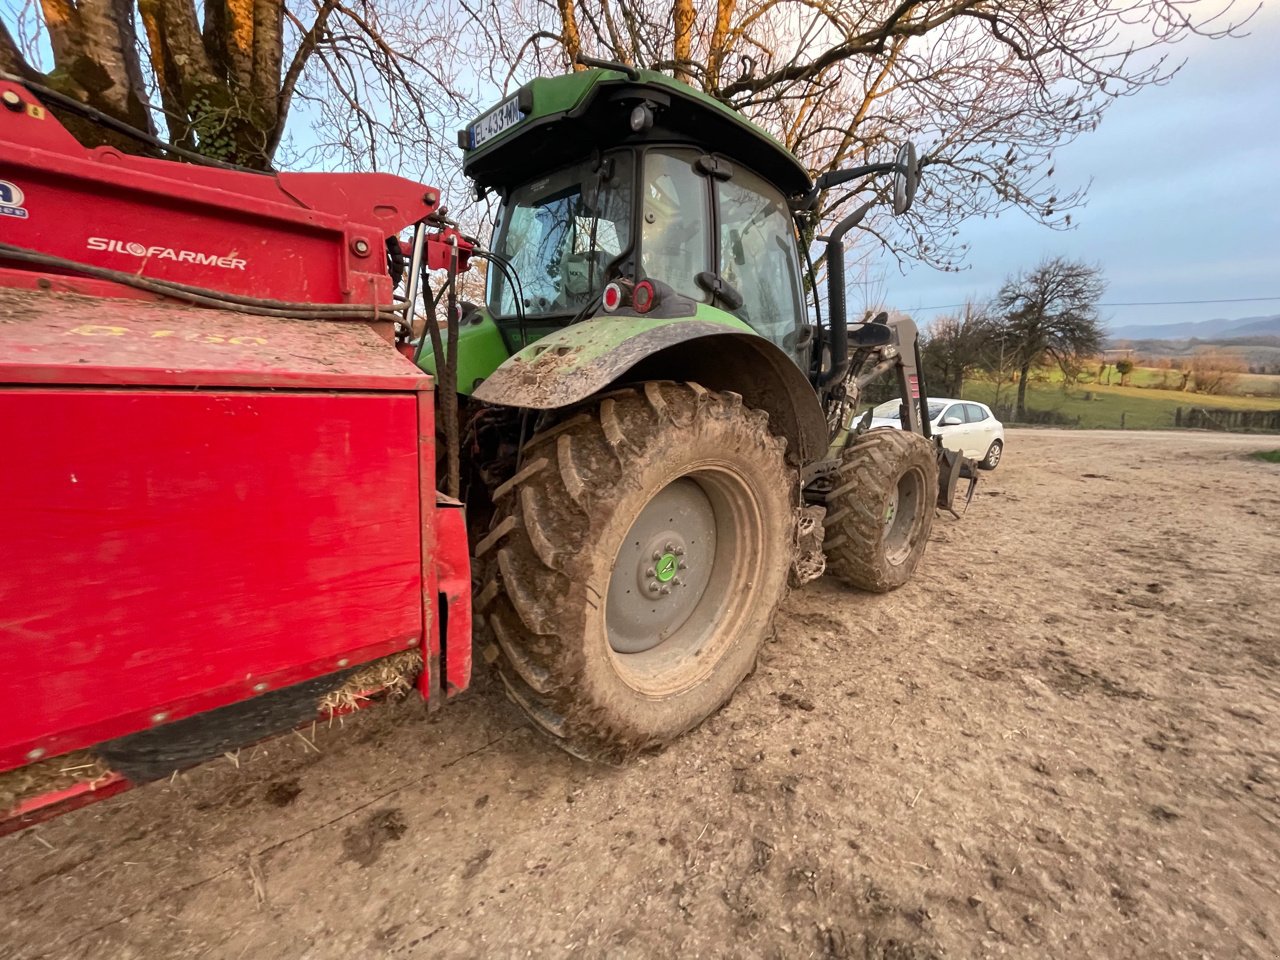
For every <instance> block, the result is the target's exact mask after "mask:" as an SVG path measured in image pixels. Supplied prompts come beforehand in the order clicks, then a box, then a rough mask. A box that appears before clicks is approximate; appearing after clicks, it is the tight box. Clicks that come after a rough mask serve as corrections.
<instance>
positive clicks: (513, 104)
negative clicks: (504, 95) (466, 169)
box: [471, 96, 524, 150]
mask: <svg viewBox="0 0 1280 960" xmlns="http://www.w3.org/2000/svg"><path fill="white" fill-rule="evenodd" d="M518 101H519V97H518V96H514V97H509V98H508V99H506V100H504V101H502V103H500V104H498V105H497V106H496V107H494V108H493V109H492V110H490V111H489V112H488V113H486V114H485V115H484V116H483V117H481V118H480V119H479V120H477V121H476V122H475V123H473V124H472V125H471V149H472V150H475V149H476V148H477V147H479V146H481V145H482V144H484V143H486V142H487V141H489V140H492V139H493V138H494V137H496V136H497V135H498V134H500V133H502V132H504V131H506V130H510V129H511V128H512V127H514V126H515V125H516V124H517V123H519V122H520V121H521V120H523V119H524V114H523V113H521V112H520V105H519V102H518Z"/></svg>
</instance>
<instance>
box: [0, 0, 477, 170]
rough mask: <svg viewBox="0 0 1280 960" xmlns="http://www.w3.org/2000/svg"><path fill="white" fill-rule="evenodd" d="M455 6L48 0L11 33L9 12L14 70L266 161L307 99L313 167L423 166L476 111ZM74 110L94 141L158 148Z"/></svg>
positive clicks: (211, 152) (438, 156) (109, 110)
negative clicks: (458, 76) (458, 67)
mask: <svg viewBox="0 0 1280 960" xmlns="http://www.w3.org/2000/svg"><path fill="white" fill-rule="evenodd" d="M37 10H38V13H37V12H36V11H37ZM449 15H450V14H449V12H448V11H446V10H445V8H444V7H443V5H438V4H437V5H434V6H427V7H425V8H424V7H420V6H418V5H410V4H409V3H408V2H407V0H376V2H375V0H200V6H199V8H197V2H196V0H41V3H40V5H39V6H38V7H37V6H36V5H34V4H29V5H26V6H24V7H23V8H21V9H20V10H18V11H17V13H16V15H15V16H13V18H12V20H13V28H12V29H11V28H10V26H9V23H8V22H4V21H0V70H3V71H4V72H6V73H9V74H14V75H17V76H20V77H21V78H23V79H25V80H27V81H34V82H38V83H40V84H42V85H45V86H47V87H50V88H52V89H54V90H55V91H57V92H58V93H61V94H63V95H65V96H68V97H71V98H72V99H74V100H77V101H79V102H81V103H83V104H86V105H88V106H89V107H92V108H94V109H95V110H97V111H100V112H101V113H103V114H106V115H107V116H109V117H111V118H114V119H117V120H121V121H124V122H125V123H128V124H129V125H131V126H133V127H135V128H137V129H139V130H141V131H143V132H144V133H147V134H152V135H154V134H155V133H157V129H158V127H159V126H160V125H161V124H163V126H164V128H165V130H166V131H167V137H168V139H169V141H170V142H172V143H174V144H176V145H178V146H181V147H185V148H187V149H190V150H194V151H197V152H199V153H201V154H203V155H205V156H208V157H212V158H215V159H219V160H224V161H229V162H232V163H237V164H241V165H244V166H248V167H253V168H257V169H267V168H269V167H270V166H271V164H272V160H273V157H274V156H275V154H276V151H277V150H278V149H279V148H280V146H281V143H282V142H283V140H284V138H285V132H286V128H287V123H288V120H289V117H290V115H291V112H292V111H293V110H294V108H296V107H298V105H300V104H301V105H302V106H303V109H304V110H305V112H306V113H307V114H308V115H309V116H310V118H311V119H312V120H313V124H314V126H315V127H316V130H317V131H318V132H317V133H316V134H315V135H313V136H309V137H307V138H306V140H307V141H308V142H307V144H306V146H305V149H306V150H308V151H309V152H310V156H308V157H307V158H306V159H307V160H309V161H310V162H311V163H312V164H314V163H318V162H324V161H326V160H327V161H329V162H332V163H337V164H356V165H360V166H362V167H365V168H369V167H372V168H375V169H376V168H379V167H381V166H386V165H392V166H401V165H403V161H405V160H408V162H409V165H410V166H411V167H413V168H415V172H425V171H426V170H427V169H428V168H430V167H432V166H436V167H438V166H439V164H440V162H441V161H442V160H443V159H444V158H445V156H446V155H447V154H446V150H445V147H446V141H447V139H448V138H447V137H445V136H443V133H444V130H447V129H450V128H449V127H447V126H445V124H447V122H448V120H449V118H451V117H454V116H457V115H459V114H460V113H469V112H471V109H472V107H471V103H470V100H469V98H468V97H466V96H465V95H464V94H463V93H462V92H461V90H460V89H459V87H458V85H457V83H456V82H455V81H454V79H453V76H452V75H453V71H452V69H451V68H450V67H449V63H450V61H451V60H452V59H453V58H454V56H455V54H456V52H457V51H456V48H455V46H454V45H453V43H452V40H451V39H450V38H451V37H452V31H451V30H450V29H449ZM138 24H141V30H139V29H138V27H137V25H138ZM46 38H47V41H48V45H47V52H46V48H45V46H44V44H43V42H42V41H43V40H44V39H46ZM46 57H51V59H50V60H49V62H45V60H46ZM157 99H158V101H159V102H158V104H156V103H153V101H155V100H157ZM60 116H61V117H62V118H63V119H64V121H65V122H66V123H67V125H68V126H69V127H70V128H71V130H72V132H73V133H75V134H76V135H77V136H78V137H79V138H80V139H81V140H82V141H83V142H86V143H88V144H90V145H96V144H98V143H111V144H112V145H114V146H117V147H119V148H121V149H124V150H131V151H134V152H149V151H151V149H152V148H149V147H145V146H142V145H140V144H139V143H138V142H137V141H136V140H130V139H128V138H126V137H121V136H120V135H117V134H113V133H110V132H108V131H106V130H104V128H103V127H102V126H101V125H98V124H95V123H91V122H87V121H85V120H84V119H83V118H82V117H79V116H76V115H75V114H72V113H67V112H60ZM296 149H302V147H295V150H296Z"/></svg>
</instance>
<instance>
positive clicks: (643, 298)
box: [631, 280, 658, 313]
mask: <svg viewBox="0 0 1280 960" xmlns="http://www.w3.org/2000/svg"><path fill="white" fill-rule="evenodd" d="M657 302H658V291H657V290H655V289H654V288H653V282H652V281H650V280H641V281H640V282H639V283H637V284H636V288H635V289H634V290H633V291H631V305H632V306H634V307H635V308H636V313H648V312H649V311H650V310H652V309H653V307H654V305H655V304H656V303H657Z"/></svg>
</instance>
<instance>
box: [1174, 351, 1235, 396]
mask: <svg viewBox="0 0 1280 960" xmlns="http://www.w3.org/2000/svg"><path fill="white" fill-rule="evenodd" d="M1244 369H1245V366H1244V364H1243V363H1242V362H1241V361H1240V360H1237V359H1236V358H1235V357H1233V356H1231V355H1230V354H1227V353H1222V352H1220V351H1217V350H1197V351H1196V352H1195V353H1193V354H1192V355H1191V358H1190V361H1189V363H1188V365H1187V372H1188V374H1189V375H1190V376H1192V377H1194V378H1195V384H1196V387H1195V389H1196V393H1208V394H1223V393H1230V392H1231V391H1232V390H1233V389H1234V388H1235V386H1236V384H1238V383H1239V382H1240V374H1242V373H1243V372H1244Z"/></svg>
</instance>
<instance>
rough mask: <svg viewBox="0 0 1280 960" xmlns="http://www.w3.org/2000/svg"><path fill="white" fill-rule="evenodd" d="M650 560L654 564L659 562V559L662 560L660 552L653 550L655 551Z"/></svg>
mask: <svg viewBox="0 0 1280 960" xmlns="http://www.w3.org/2000/svg"><path fill="white" fill-rule="evenodd" d="M652 559H653V560H654V561H655V562H656V561H658V560H661V559H662V551H661V550H655V551H653V558H652Z"/></svg>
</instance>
